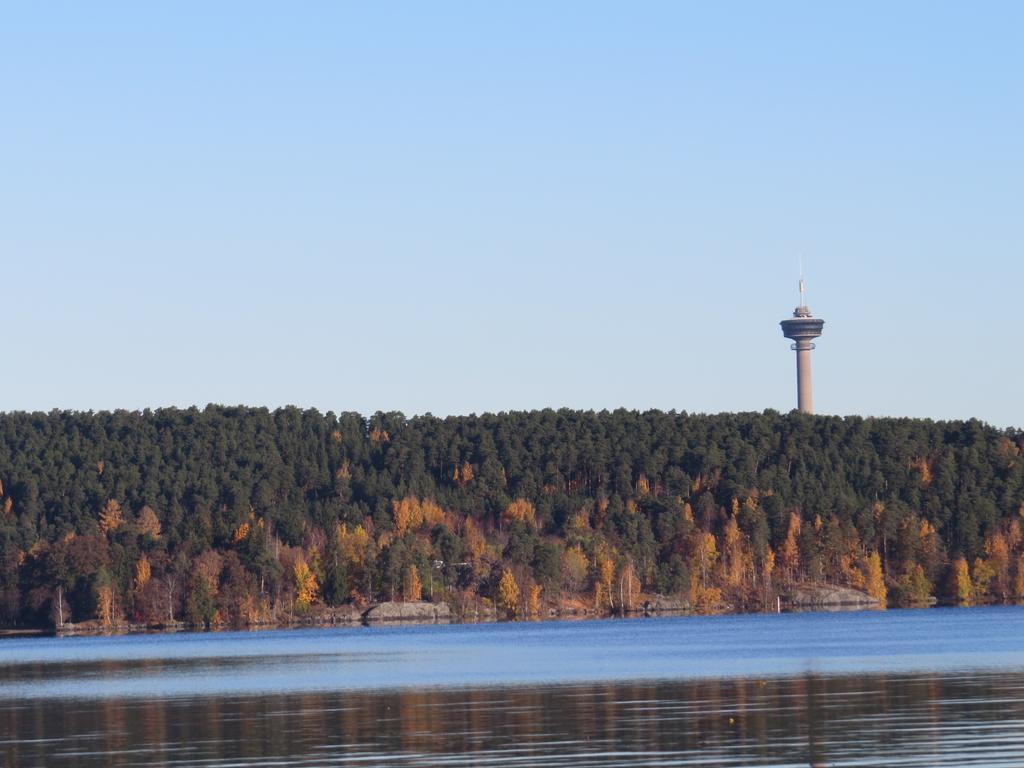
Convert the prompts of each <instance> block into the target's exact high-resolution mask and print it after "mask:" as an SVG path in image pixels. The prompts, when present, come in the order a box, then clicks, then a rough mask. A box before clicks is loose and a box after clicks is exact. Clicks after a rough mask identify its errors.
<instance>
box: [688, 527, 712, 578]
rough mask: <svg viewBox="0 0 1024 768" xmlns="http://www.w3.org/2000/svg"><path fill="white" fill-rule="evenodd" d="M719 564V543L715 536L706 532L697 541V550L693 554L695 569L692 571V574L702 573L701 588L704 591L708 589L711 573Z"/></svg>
mask: <svg viewBox="0 0 1024 768" xmlns="http://www.w3.org/2000/svg"><path fill="white" fill-rule="evenodd" d="M717 562H718V542H717V541H716V540H715V536H714V534H712V533H708V532H707V531H704V532H702V533H701V534H700V536H699V537H698V539H697V548H696V551H695V552H694V553H693V567H692V568H691V569H690V572H691V573H693V572H694V571H698V572H699V573H700V586H701V588H702V589H707V586H708V574H710V573H711V570H712V569H713V568H714V567H715V563H717Z"/></svg>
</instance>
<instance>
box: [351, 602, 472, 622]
mask: <svg viewBox="0 0 1024 768" xmlns="http://www.w3.org/2000/svg"><path fill="white" fill-rule="evenodd" d="M451 617H452V612H451V609H450V608H449V607H448V604H447V603H423V602H420V603H393V602H386V603H380V604H378V605H375V606H373V607H372V608H370V609H369V610H368V611H367V612H366V613H364V614H363V618H364V619H366V620H367V621H371V622H372V621H418V622H436V621H450V620H451Z"/></svg>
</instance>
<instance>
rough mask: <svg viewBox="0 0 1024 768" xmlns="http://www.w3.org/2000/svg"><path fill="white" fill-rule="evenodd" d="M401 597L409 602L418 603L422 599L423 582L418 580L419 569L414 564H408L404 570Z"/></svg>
mask: <svg viewBox="0 0 1024 768" xmlns="http://www.w3.org/2000/svg"><path fill="white" fill-rule="evenodd" d="M402 597H403V598H404V599H405V600H406V602H410V603H418V602H419V601H420V600H422V599H423V582H422V581H420V570H419V568H417V567H416V566H415V565H410V566H409V567H408V568H407V569H406V571H405V580H404V583H403V585H402Z"/></svg>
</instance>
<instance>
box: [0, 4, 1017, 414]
mask: <svg viewBox="0 0 1024 768" xmlns="http://www.w3.org/2000/svg"><path fill="white" fill-rule="evenodd" d="M1022 29H1024V3H1020V2H985V3H944V2H931V1H929V2H900V3H890V2H879V3H867V2H863V3H821V2H806V3H787V2H771V3H763V2H747V3H739V2H721V3H697V2H692V3H686V2H675V1H674V0H673V1H672V2H664V3H659V2H643V3H599V2H594V1H593V0H588V1H587V2H558V3H552V2H536V3H531V2H515V3H505V4H497V3H469V2H466V3H459V4H456V3H445V2H430V3H341V2H322V3H316V2H305V3H259V2H253V1H251V0H247V2H238V3H230V2H217V3H209V2H202V3H198V2H197V3H187V2H176V3H162V4H161V3H148V2H144V3H140V2H125V3H123V4H115V3H102V2H96V3H78V2H76V3H70V2H69V3H65V4H61V3H46V4H40V3H18V4H14V3H11V4H6V5H5V6H4V7H3V8H2V9H0V259H2V273H0V286H2V291H3V294H2V295H3V309H4V311H3V315H2V317H3V336H2V344H0V352H2V360H3V373H4V375H3V386H2V387H0V409H3V410H37V409H39V410H49V409H51V408H74V409H80V410H88V409H93V410H99V409H111V408H129V409H135V408H144V407H147V406H149V407H156V406H162V405H181V406H187V405H192V404H197V405H205V404H206V403H208V402H217V403H229V404H235V403H244V404H250V405H267V406H272V407H273V406H277V405H284V404H295V405H300V406H313V407H317V408H319V409H321V410H334V411H341V410H357V411H360V412H362V413H365V414H368V413H372V412H374V411H376V410H401V411H404V412H405V413H406V414H414V413H424V412H427V411H430V412H432V413H435V414H438V415H442V414H462V413H471V412H478V413H479V412H482V411H502V410H512V409H529V408H541V407H548V406H550V407H562V406H568V407H572V408H595V409H601V408H616V407H620V406H623V407H627V408H641V409H644V408H652V407H653V408H661V409H666V410H667V409H676V410H687V411H691V412H718V411H739V410H762V409H764V408H775V409H778V410H782V411H786V410H789V409H791V408H792V407H794V405H795V401H796V396H795V371H794V368H795V361H794V355H793V353H792V352H790V351H789V342H788V341H787V340H785V339H784V338H783V337H782V334H781V332H780V330H779V326H778V322H779V320H782V319H783V318H784V317H786V316H788V315H789V314H790V313H791V312H792V309H793V306H794V305H795V303H796V298H797V293H796V285H797V270H798V266H797V265H798V260H799V259H800V257H801V256H802V257H803V260H804V264H805V271H806V275H807V285H808V302H809V304H810V306H811V309H812V311H813V312H814V313H815V314H816V315H818V316H821V317H823V318H825V320H826V325H825V333H824V336H823V337H822V338H821V339H820V340H819V342H818V349H817V351H816V352H815V353H814V376H815V405H816V407H817V409H818V411H819V412H822V413H837V414H863V415H901V416H927V417H932V418H959V417H970V416H977V417H979V418H981V419H984V420H986V421H989V422H992V423H994V424H996V425H999V426H1011V425H1013V426H1024V396H1022V392H1024V355H1022V344H1021V332H1022V328H1024V326H1022V302H1021V294H1022V288H1024V45H1022V43H1021V40H1022V37H1021V35H1022V32H1021V31H1022Z"/></svg>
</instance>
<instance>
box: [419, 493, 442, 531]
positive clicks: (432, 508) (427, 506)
mask: <svg viewBox="0 0 1024 768" xmlns="http://www.w3.org/2000/svg"><path fill="white" fill-rule="evenodd" d="M420 519H421V523H420V525H428V526H430V527H433V526H435V525H440V524H441V523H443V522H444V510H443V509H441V507H440V505H439V504H438V503H437V502H436V501H434V500H433V499H424V500H423V501H421V502H420Z"/></svg>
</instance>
